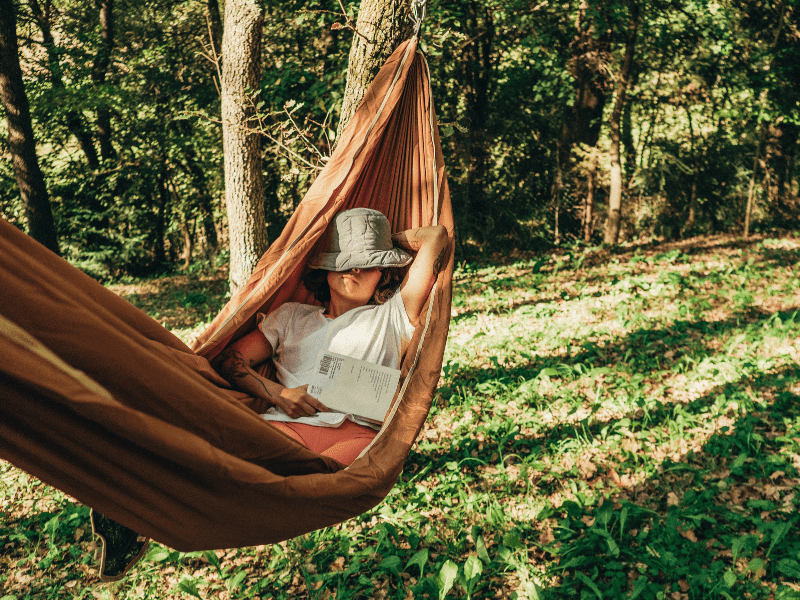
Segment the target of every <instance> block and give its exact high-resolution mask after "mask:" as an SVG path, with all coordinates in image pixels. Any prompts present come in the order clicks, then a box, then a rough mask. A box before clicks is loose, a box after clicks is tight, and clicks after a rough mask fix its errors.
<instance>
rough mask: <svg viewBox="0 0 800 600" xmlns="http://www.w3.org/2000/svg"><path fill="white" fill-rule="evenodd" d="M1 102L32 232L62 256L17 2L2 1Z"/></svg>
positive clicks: (0, 45) (29, 231)
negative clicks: (25, 76)
mask: <svg viewBox="0 0 800 600" xmlns="http://www.w3.org/2000/svg"><path fill="white" fill-rule="evenodd" d="M0 99H2V101H3V107H4V108H5V112H6V119H7V123H8V146H9V150H10V151H11V157H12V162H13V165H14V175H15V177H16V179H17V185H19V191H20V194H21V195H22V201H23V204H24V206H25V217H26V218H27V221H28V233H29V234H30V236H31V237H32V238H33V239H35V240H36V241H38V242H39V243H41V244H43V245H44V246H46V247H47V248H49V249H50V250H52V251H53V252H55V253H56V254H58V253H59V249H58V237H57V236H56V227H55V223H54V221H53V212H52V210H51V208H50V198H49V197H48V195H47V187H46V186H45V183H44V176H43V175H42V171H41V169H40V168H39V159H38V157H37V156H36V141H35V139H34V136H33V125H32V124H31V114H30V107H29V105H28V97H27V96H26V95H25V85H24V83H23V81H22V70H21V69H20V65H19V50H18V48H17V25H16V18H15V15H14V2H13V0H0Z"/></svg>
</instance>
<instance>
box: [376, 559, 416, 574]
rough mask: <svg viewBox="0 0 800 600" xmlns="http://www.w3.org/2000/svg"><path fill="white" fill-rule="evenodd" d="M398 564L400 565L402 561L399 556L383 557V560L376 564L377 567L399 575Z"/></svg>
mask: <svg viewBox="0 0 800 600" xmlns="http://www.w3.org/2000/svg"><path fill="white" fill-rule="evenodd" d="M400 565H402V561H401V560H400V557H399V556H396V555H395V556H387V557H386V558H384V559H383V562H382V563H381V564H380V565H379V566H378V568H379V569H385V570H386V571H391V572H392V573H394V574H395V575H400ZM421 570H422V569H420V571H421Z"/></svg>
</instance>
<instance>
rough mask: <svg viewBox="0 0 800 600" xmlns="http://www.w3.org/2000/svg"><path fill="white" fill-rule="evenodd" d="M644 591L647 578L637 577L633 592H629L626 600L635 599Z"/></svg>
mask: <svg viewBox="0 0 800 600" xmlns="http://www.w3.org/2000/svg"><path fill="white" fill-rule="evenodd" d="M646 589H647V577H645V576H644V575H642V576H641V577H639V579H637V580H636V585H635V586H633V591H632V592H631V595H630V596H628V600H633V599H634V598H637V597H638V596H639V594H641V593H642V592H643V591H645V590H646Z"/></svg>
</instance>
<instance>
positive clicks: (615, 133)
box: [604, 0, 639, 244]
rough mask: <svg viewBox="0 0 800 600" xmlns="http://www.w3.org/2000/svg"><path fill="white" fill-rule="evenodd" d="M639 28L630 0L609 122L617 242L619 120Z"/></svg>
mask: <svg viewBox="0 0 800 600" xmlns="http://www.w3.org/2000/svg"><path fill="white" fill-rule="evenodd" d="M638 27H639V3H638V0H632V1H631V2H630V22H629V25H628V38H627V40H626V41H625V58H624V60H623V63H622V69H620V73H619V77H618V80H617V94H616V95H617V97H616V99H615V101H614V110H613V111H612V113H611V121H610V122H609V137H610V138H611V147H610V150H609V158H610V159H611V173H610V175H611V189H610V191H609V194H608V220H607V221H606V231H605V239H604V241H605V243H606V244H616V243H617V241H618V239H619V227H620V222H621V220H622V165H621V163H620V151H619V149H620V119H621V117H622V109H623V107H624V106H625V94H626V93H627V91H628V80H629V79H630V73H631V65H632V64H633V53H634V50H635V49H636V33H637V30H638Z"/></svg>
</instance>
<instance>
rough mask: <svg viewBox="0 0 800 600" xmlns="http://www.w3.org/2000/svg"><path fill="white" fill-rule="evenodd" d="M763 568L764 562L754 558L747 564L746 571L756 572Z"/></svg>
mask: <svg viewBox="0 0 800 600" xmlns="http://www.w3.org/2000/svg"><path fill="white" fill-rule="evenodd" d="M763 568H764V561H763V560H762V559H760V558H754V559H753V560H751V561H750V562H749V563H747V570H748V571H758V570H759V569H763Z"/></svg>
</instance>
